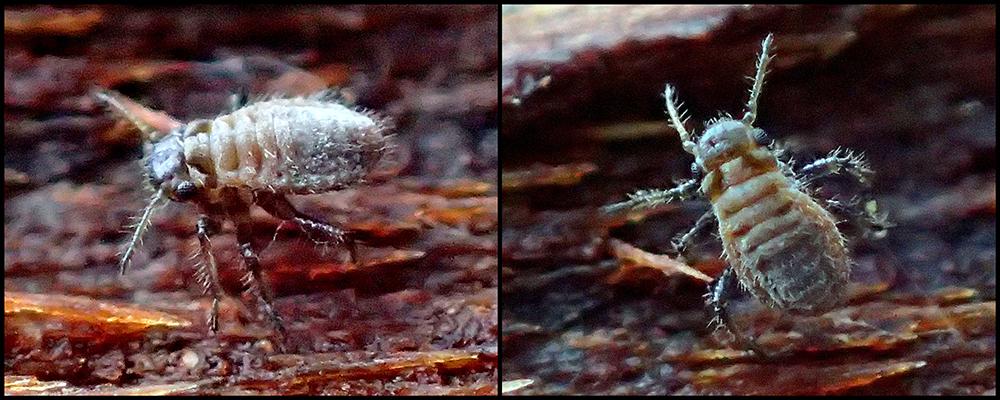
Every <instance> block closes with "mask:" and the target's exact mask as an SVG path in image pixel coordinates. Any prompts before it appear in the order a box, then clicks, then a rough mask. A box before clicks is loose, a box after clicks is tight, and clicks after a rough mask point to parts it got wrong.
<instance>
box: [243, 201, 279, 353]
mask: <svg viewBox="0 0 1000 400" xmlns="http://www.w3.org/2000/svg"><path fill="white" fill-rule="evenodd" d="M241 211H246V210H241ZM230 212H231V213H232V210H230ZM230 215H231V216H232V214H230ZM233 220H234V221H236V240H237V242H238V243H239V249H240V256H241V257H242V258H243V263H244V265H246V268H247V270H248V271H249V273H248V274H247V276H246V277H245V278H244V283H245V284H246V288H247V290H249V291H250V292H251V293H253V294H255V295H257V298H259V299H260V300H261V302H262V303H264V309H265V311H267V314H268V315H269V316H270V317H271V322H272V323H274V327H275V328H276V329H277V330H278V331H279V332H281V334H282V335H284V334H285V325H284V324H282V323H281V318H280V317H278V313H277V312H275V311H274V305H273V304H274V301H273V299H272V298H271V288H270V287H269V286H270V285H268V284H267V280H266V279H264V276H263V272H261V268H260V258H259V257H257V250H256V249H254V248H253V244H252V240H251V238H252V234H251V232H253V227H252V226H251V222H250V216H249V214H248V213H245V214H242V215H238V216H237V217H236V218H233Z"/></svg>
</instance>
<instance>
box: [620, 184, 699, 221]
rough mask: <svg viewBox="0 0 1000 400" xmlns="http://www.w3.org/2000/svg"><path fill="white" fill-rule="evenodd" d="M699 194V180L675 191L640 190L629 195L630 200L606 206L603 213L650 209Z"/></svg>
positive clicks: (674, 189) (683, 185) (680, 186)
mask: <svg viewBox="0 0 1000 400" xmlns="http://www.w3.org/2000/svg"><path fill="white" fill-rule="evenodd" d="M697 192H698V179H691V180H688V181H685V182H683V183H681V184H680V185H677V187H675V188H673V189H667V190H664V189H651V190H639V191H636V192H635V193H629V195H628V198H629V199H628V200H627V201H623V202H621V203H615V204H612V205H608V206H604V207H602V208H601V211H602V212H604V213H605V214H612V213H615V212H618V211H622V210H628V209H633V208H650V207H655V206H658V205H661V204H666V203H669V202H671V201H674V200H684V199H688V198H691V197H693V196H694V195H695V194H696V193H697Z"/></svg>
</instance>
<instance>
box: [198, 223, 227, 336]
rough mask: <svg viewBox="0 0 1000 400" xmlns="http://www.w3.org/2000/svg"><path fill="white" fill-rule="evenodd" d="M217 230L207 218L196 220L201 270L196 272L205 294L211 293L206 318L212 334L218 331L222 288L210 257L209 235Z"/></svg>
mask: <svg viewBox="0 0 1000 400" xmlns="http://www.w3.org/2000/svg"><path fill="white" fill-rule="evenodd" d="M218 230H219V223H218V222H217V221H215V220H214V219H212V218H211V217H209V216H208V215H202V216H201V218H199V219H198V243H199V244H200V246H199V248H198V255H199V256H200V257H199V258H200V259H201V260H202V261H201V268H199V270H198V272H199V274H200V275H201V276H202V284H203V285H204V286H205V292H208V291H211V292H212V311H211V313H210V314H209V317H208V325H209V326H210V327H211V328H212V332H218V331H219V296H221V295H222V288H221V287H220V286H219V269H218V267H216V264H215V256H213V255H212V242H211V241H210V240H209V235H212V234H214V233H215V232H217V231H218Z"/></svg>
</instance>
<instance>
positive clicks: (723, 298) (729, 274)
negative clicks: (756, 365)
mask: <svg viewBox="0 0 1000 400" xmlns="http://www.w3.org/2000/svg"><path fill="white" fill-rule="evenodd" d="M737 283H738V281H737V280H736V277H735V276H734V275H733V269H732V268H726V270H725V271H724V272H723V273H722V276H720V277H718V278H717V279H716V280H715V281H714V282H712V283H711V284H710V285H709V287H710V289H709V291H708V294H707V295H705V296H706V297H707V298H708V304H709V305H710V306H711V307H712V312H713V313H715V319H714V320H713V321H715V322H717V323H718V324H719V326H721V327H723V328H725V329H726V330H728V331H729V332H730V333H732V334H733V336H735V337H736V340H737V341H739V342H741V343H743V344H744V345H745V346H746V347H747V348H749V349H750V350H752V351H753V352H755V353H757V354H766V353H764V352H763V351H761V349H760V347H759V346H758V345H757V342H756V341H755V340H754V339H753V337H750V336H745V335H743V334H742V332H741V331H740V329H739V327H737V326H736V325H735V324H734V323H733V321H732V318H730V316H729V311H728V310H727V309H726V308H727V307H728V306H729V300H730V299H732V298H733V297H734V295H735V294H736V293H738V291H739V290H740V288H739V285H738V284H737Z"/></svg>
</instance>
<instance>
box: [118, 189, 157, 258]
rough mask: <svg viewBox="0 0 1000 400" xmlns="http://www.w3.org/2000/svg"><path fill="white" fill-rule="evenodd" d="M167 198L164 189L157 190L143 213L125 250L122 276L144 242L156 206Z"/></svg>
mask: <svg viewBox="0 0 1000 400" xmlns="http://www.w3.org/2000/svg"><path fill="white" fill-rule="evenodd" d="M165 198H166V192H164V190H163V189H160V190H157V191H156V194H154V195H153V198H152V199H150V201H149V205H147V206H146V210H145V211H143V212H142V218H140V219H139V223H138V224H137V225H136V227H135V232H133V233H132V240H131V241H129V244H128V248H127V249H125V254H123V255H122V260H121V261H120V262H119V263H118V272H119V273H120V274H122V275H125V268H126V267H128V262H129V259H130V258H132V253H133V252H134V251H135V247H136V245H138V244H139V242H140V241H141V240H142V234H143V233H145V232H146V228H149V220H150V217H152V216H153V210H154V209H155V208H156V204H157V203H159V202H160V201H162V200H163V199H165Z"/></svg>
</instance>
